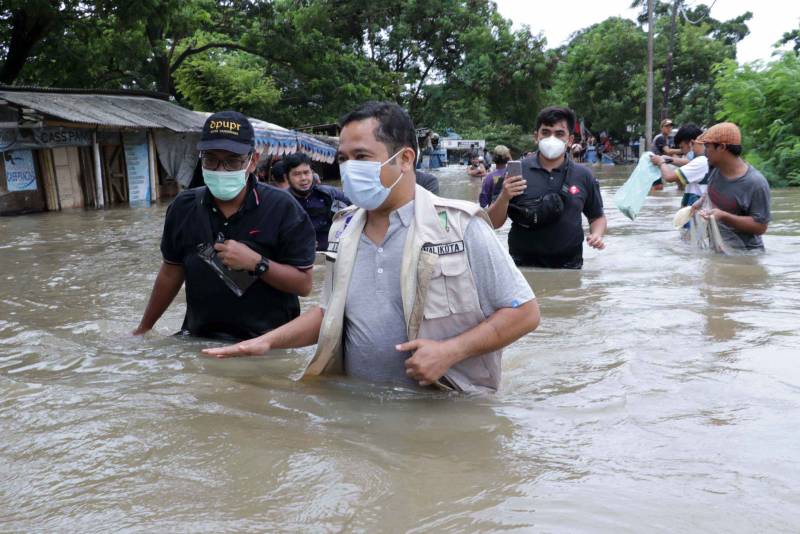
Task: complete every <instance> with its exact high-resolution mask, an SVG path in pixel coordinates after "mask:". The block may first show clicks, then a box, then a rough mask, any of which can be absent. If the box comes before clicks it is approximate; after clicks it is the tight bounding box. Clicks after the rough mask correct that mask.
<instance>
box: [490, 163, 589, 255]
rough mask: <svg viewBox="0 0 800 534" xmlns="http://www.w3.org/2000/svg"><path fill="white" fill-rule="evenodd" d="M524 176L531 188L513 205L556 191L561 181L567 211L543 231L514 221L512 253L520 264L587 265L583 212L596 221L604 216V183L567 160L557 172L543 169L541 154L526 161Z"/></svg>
mask: <svg viewBox="0 0 800 534" xmlns="http://www.w3.org/2000/svg"><path fill="white" fill-rule="evenodd" d="M522 177H523V178H524V179H525V180H526V182H527V183H528V187H527V189H525V192H524V193H523V194H522V195H520V196H519V197H515V198H513V199H511V203H514V202H515V201H518V199H522V198H523V197H531V198H538V197H541V196H543V195H545V194H547V193H549V192H552V191H555V190H556V189H557V186H558V184H560V183H561V178H562V177H564V179H565V183H566V185H567V194H566V195H565V198H564V211H563V212H562V214H561V217H560V218H559V219H558V220H557V221H556V222H554V223H553V224H551V225H548V226H544V227H542V228H524V227H522V226H520V225H518V224H516V223H514V222H512V223H511V230H510V231H509V233H508V250H509V252H510V254H511V256H512V257H513V258H514V260H515V261H517V263H518V264H528V265H537V266H541V267H552V268H561V267H567V268H580V266H581V265H582V263H583V239H584V232H583V221H582V219H581V213H582V214H584V215H585V216H586V218H587V219H589V220H590V221H593V220H594V219H597V218H598V217H601V216H602V215H603V197H602V196H601V194H600V184H599V183H598V181H597V180H596V179H595V178H594V176H592V173H591V171H590V170H589V169H588V168H586V167H585V166H583V165H580V164H578V163H575V162H574V161H571V160H568V159H566V158H565V160H564V163H563V164H562V165H561V166H560V167H558V168H556V169H553V172H552V173H551V172H550V171H547V170H546V169H543V168H542V166H541V164H540V163H539V157H538V154H534V155H533V156H531V157H529V158H526V159H524V160H522ZM503 181H504V180H503V178H501V179H500V180H499V181H498V183H497V185H496V186H495V190H494V197H495V198H497V196H498V195H499V194H500V192H501V191H502V190H503Z"/></svg>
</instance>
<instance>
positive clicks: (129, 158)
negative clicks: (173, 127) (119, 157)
mask: <svg viewBox="0 0 800 534" xmlns="http://www.w3.org/2000/svg"><path fill="white" fill-rule="evenodd" d="M122 144H123V147H124V150H125V166H126V167H127V171H128V201H129V203H130V204H131V205H145V206H149V205H150V161H149V159H148V155H147V152H148V151H147V135H146V134H145V133H144V132H136V133H126V134H124V135H123V136H122Z"/></svg>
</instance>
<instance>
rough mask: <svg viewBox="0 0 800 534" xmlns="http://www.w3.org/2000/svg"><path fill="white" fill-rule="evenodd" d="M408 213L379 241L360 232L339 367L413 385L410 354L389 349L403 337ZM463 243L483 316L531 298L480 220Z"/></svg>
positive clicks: (399, 214) (394, 219)
mask: <svg viewBox="0 0 800 534" xmlns="http://www.w3.org/2000/svg"><path fill="white" fill-rule="evenodd" d="M413 218H414V202H413V201H411V202H409V203H408V204H406V205H405V206H403V207H402V208H400V209H399V210H397V211H394V212H393V213H392V214H391V215H390V216H389V230H388V231H387V232H386V236H385V237H384V240H383V243H381V244H380V245H376V244H375V243H373V242H372V241H371V240H370V239H369V238H368V237H367V236H366V235H365V234H363V233H362V234H361V238H360V241H359V244H358V252H357V253H356V261H355V265H354V267H353V274H352V278H351V279H350V286H349V288H348V291H347V302H346V303H345V309H344V315H345V318H344V367H345V373H346V374H347V375H349V376H353V377H356V378H360V379H363V380H368V381H371V382H390V383H397V384H403V385H408V386H416V385H417V383H416V382H415V381H413V380H411V379H410V378H408V376H406V372H405V360H406V359H408V358H409V356H410V353H408V352H398V351H396V350H395V348H394V347H395V345H397V344H399V343H405V342H406V341H408V337H407V335H406V326H405V318H404V315H403V298H402V294H401V289H400V269H401V265H402V260H403V248H404V246H405V241H406V236H407V234H408V228H409V225H410V224H411V221H412V220H413ZM464 246H465V248H466V249H467V257H468V259H469V263H470V267H471V269H472V273H473V276H474V277H475V284H476V287H477V289H478V298H479V301H480V305H481V310H482V311H483V313H484V315H486V316H487V317H488V316H490V315H491V314H493V313H494V312H495V311H497V310H498V309H500V308H512V307H517V306H520V305H522V304H524V303H525V302H528V301H530V300H532V299H533V298H534V294H533V291H532V290H531V288H530V286H529V285H528V282H527V281H526V280H525V277H523V276H522V273H520V272H519V269H517V267H516V265H514V262H513V260H512V259H511V257H510V256H509V255H508V252H507V251H506V250H505V249H504V248H503V246H502V244H501V243H500V241H499V240H498V239H497V236H496V235H495V233H494V230H493V229H492V228H491V227H490V226H489V225H488V224H487V223H486V222H485V221H483V220H482V219H473V220H472V221H471V222H470V223H469V224H468V225H467V229H466V232H465V234H464ZM327 278H328V280H329V277H327ZM329 291H330V288H329V287H328V283H326V284H325V288H324V289H323V294H322V299H321V306H322V307H323V308H327V304H328V299H329V296H330V295H329Z"/></svg>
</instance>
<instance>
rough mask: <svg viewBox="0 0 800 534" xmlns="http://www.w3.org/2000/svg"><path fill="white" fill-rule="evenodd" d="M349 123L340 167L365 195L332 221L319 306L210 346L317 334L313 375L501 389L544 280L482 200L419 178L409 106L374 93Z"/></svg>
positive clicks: (239, 347)
mask: <svg viewBox="0 0 800 534" xmlns="http://www.w3.org/2000/svg"><path fill="white" fill-rule="evenodd" d="M341 126H342V130H341V135H340V145H339V153H338V160H339V168H340V171H341V175H342V181H343V186H344V192H345V194H346V195H347V197H348V198H349V199H350V200H351V201H352V202H353V204H354V206H351V207H349V208H346V209H344V210H342V211H340V212H338V213H337V214H336V217H335V219H334V222H333V226H332V227H331V230H330V234H329V237H328V250H327V252H326V259H327V261H326V263H325V265H326V273H325V274H326V276H325V285H324V287H323V293H322V298H321V299H320V306H319V307H315V308H312V309H311V310H309V311H307V312H305V313H304V314H302V315H301V316H300V317H298V318H297V319H295V320H294V321H292V322H290V323H289V324H287V325H285V326H283V327H281V328H278V329H276V330H273V331H272V332H269V333H267V334H265V335H263V336H261V337H258V338H255V339H252V340H250V341H246V342H243V343H238V344H236V345H231V346H229V347H224V348H217V349H206V350H205V351H204V352H206V353H207V354H212V355H214V356H219V357H226V356H239V355H252V354H263V353H265V352H267V351H269V350H270V349H277V348H292V347H303V346H306V345H311V344H314V343H317V351H316V353H315V355H314V357H313V359H312V360H311V362H310V363H309V365H308V367H307V369H306V371H305V374H306V375H319V374H341V373H344V374H347V375H349V376H353V377H356V378H361V379H364V380H369V381H374V382H389V383H400V384H405V385H409V386H416V385H421V386H430V385H433V384H435V385H437V386H440V387H443V388H450V389H455V390H459V391H495V390H497V388H498V386H499V385H500V358H501V349H502V348H503V347H505V346H506V345H508V344H509V343H511V342H513V341H515V340H516V339H518V338H520V337H521V336H523V335H525V334H526V333H528V332H530V331H532V330H534V329H535V328H536V327H537V326H538V324H539V306H538V304H537V302H536V300H535V298H534V295H533V291H531V288H530V286H529V285H528V283H527V282H526V281H525V278H523V276H522V274H521V273H520V272H519V270H517V268H516V267H515V266H514V263H513V262H512V260H511V258H510V257H509V256H508V253H507V252H506V251H505V250H504V249H503V246H502V245H501V244H500V242H499V241H498V239H497V236H495V233H494V231H493V230H492V228H491V226H490V224H489V221H488V220H487V218H486V217H485V215H484V214H483V213H484V212H483V210H481V209H480V207H478V205H477V204H474V203H472V202H464V201H460V200H450V199H444V198H440V197H437V196H435V195H433V194H431V193H429V192H428V191H426V190H425V189H423V188H422V187H419V186H417V185H416V184H415V175H414V163H415V162H416V154H415V149H414V147H415V146H416V142H415V141H416V139H415V132H414V125H413V123H412V122H411V118H410V117H409V116H408V114H407V113H406V112H405V111H404V110H403V109H402V108H400V107H399V106H398V105H397V104H392V103H389V102H369V103H367V104H364V105H362V106H361V107H359V108H358V109H357V110H355V111H353V112H352V113H350V114H349V115H347V116H346V117H344V119H342V121H341Z"/></svg>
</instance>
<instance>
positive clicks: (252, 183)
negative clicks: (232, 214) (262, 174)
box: [202, 174, 261, 213]
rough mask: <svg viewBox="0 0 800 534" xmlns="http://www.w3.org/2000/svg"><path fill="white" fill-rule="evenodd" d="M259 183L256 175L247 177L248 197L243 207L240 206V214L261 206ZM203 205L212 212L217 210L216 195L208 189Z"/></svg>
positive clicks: (245, 198)
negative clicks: (257, 185) (257, 184)
mask: <svg viewBox="0 0 800 534" xmlns="http://www.w3.org/2000/svg"><path fill="white" fill-rule="evenodd" d="M257 182H258V180H257V179H256V176H255V175H254V174H250V176H248V177H247V185H245V187H246V188H247V195H245V197H244V202H242V205H241V206H239V211H238V212H243V211H250V210H253V209H256V208H257V207H258V206H260V205H261V195H260V194H259V192H258V188H257V187H256V183H257ZM202 203H203V204H204V205H205V206H208V208H209V209H211V210H213V209H215V208H216V205H215V204H214V195H212V194H211V191H210V190H209V189H208V187H206V193H205V195H204V196H203V202H202ZM238 212H237V213H238Z"/></svg>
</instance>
